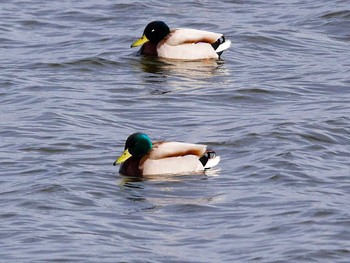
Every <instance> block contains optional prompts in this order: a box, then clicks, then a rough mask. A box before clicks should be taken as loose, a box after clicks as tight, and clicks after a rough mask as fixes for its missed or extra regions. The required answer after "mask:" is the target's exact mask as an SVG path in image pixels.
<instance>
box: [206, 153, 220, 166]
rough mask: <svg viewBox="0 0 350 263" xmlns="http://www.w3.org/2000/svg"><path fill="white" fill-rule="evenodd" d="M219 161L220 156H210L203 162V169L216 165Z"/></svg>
mask: <svg viewBox="0 0 350 263" xmlns="http://www.w3.org/2000/svg"><path fill="white" fill-rule="evenodd" d="M219 162H220V156H215V157H214V158H210V159H209V160H208V162H207V163H206V164H205V166H204V169H209V168H211V167H214V166H216V165H217V164H218V163H219Z"/></svg>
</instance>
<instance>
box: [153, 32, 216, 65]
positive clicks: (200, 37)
mask: <svg viewBox="0 0 350 263" xmlns="http://www.w3.org/2000/svg"><path fill="white" fill-rule="evenodd" d="M221 36H222V34H218V33H213V32H209V31H204V30H196V29H189V28H178V29H174V30H172V31H171V32H170V34H169V36H168V37H166V38H165V39H164V40H162V41H161V42H160V43H159V44H158V46H157V53H158V56H159V57H163V58H171V59H186V60H198V59H212V58H215V59H216V58H218V57H219V56H218V54H217V53H216V52H215V50H214V49H213V47H212V46H211V44H212V43H214V42H215V41H216V40H217V39H219V38H220V37H221Z"/></svg>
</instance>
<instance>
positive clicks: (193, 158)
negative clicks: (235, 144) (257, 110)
mask: <svg viewBox="0 0 350 263" xmlns="http://www.w3.org/2000/svg"><path fill="white" fill-rule="evenodd" d="M219 161H220V157H219V156H216V154H215V152H214V151H209V150H207V146H206V145H203V144H192V143H183V142H164V141H162V142H152V141H151V139H150V138H149V137H148V135H147V134H144V133H140V132H137V133H134V134H132V135H130V136H129V137H128V139H127V140H126V142H125V149H124V152H123V154H122V155H121V156H120V157H119V158H118V159H117V160H116V161H115V162H114V165H117V164H121V166H120V169H119V172H120V173H121V174H124V175H127V176H145V175H160V174H183V173H198V172H203V171H204V170H206V169H209V168H211V167H213V166H216V165H217V164H218V163H219Z"/></svg>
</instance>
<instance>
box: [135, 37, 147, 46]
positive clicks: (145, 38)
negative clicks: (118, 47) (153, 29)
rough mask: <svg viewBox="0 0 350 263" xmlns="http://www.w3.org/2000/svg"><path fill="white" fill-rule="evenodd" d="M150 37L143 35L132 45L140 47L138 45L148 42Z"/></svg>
mask: <svg viewBox="0 0 350 263" xmlns="http://www.w3.org/2000/svg"><path fill="white" fill-rule="evenodd" d="M148 41H149V40H148V38H147V37H146V36H145V35H143V36H142V37H140V38H139V39H138V40H136V41H135V42H134V43H133V44H132V45H131V47H138V46H141V45H143V44H145V43H146V42H148Z"/></svg>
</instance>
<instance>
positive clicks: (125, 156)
mask: <svg viewBox="0 0 350 263" xmlns="http://www.w3.org/2000/svg"><path fill="white" fill-rule="evenodd" d="M131 156H132V155H131V154H130V152H129V149H126V150H125V151H124V152H123V153H122V155H121V156H120V157H119V158H118V160H116V161H115V162H114V163H113V165H117V164H120V163H123V162H125V161H126V160H127V159H129V158H130V157H131Z"/></svg>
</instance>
